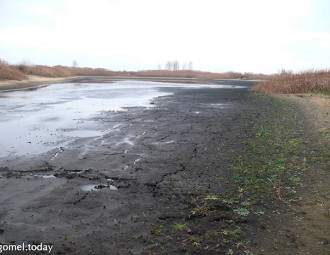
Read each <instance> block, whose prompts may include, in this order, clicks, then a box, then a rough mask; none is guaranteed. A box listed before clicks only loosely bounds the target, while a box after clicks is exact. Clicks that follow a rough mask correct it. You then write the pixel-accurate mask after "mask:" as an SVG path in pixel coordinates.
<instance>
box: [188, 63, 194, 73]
mask: <svg viewBox="0 0 330 255" xmlns="http://www.w3.org/2000/svg"><path fill="white" fill-rule="evenodd" d="M188 70H191V71H192V70H194V66H193V62H191V61H189V63H188Z"/></svg>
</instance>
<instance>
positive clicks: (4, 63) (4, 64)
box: [0, 58, 8, 66]
mask: <svg viewBox="0 0 330 255" xmlns="http://www.w3.org/2000/svg"><path fill="white" fill-rule="evenodd" d="M0 65H3V66H7V65H8V62H7V61H6V60H4V59H1V58H0Z"/></svg>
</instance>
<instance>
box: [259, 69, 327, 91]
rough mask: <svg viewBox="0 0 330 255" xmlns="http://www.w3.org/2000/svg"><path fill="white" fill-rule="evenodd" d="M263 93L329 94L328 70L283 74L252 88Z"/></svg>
mask: <svg viewBox="0 0 330 255" xmlns="http://www.w3.org/2000/svg"><path fill="white" fill-rule="evenodd" d="M253 90H255V91H261V92H265V93H286V94H293V93H309V92H318V93H325V94H330V70H320V71H307V72H302V73H296V74H294V73H284V74H281V75H274V76H271V77H269V79H267V80H265V81H262V82H260V83H259V84H257V85H256V86H254V87H253Z"/></svg>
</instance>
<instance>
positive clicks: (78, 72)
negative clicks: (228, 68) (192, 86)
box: [0, 59, 265, 80]
mask: <svg viewBox="0 0 330 255" xmlns="http://www.w3.org/2000/svg"><path fill="white" fill-rule="evenodd" d="M0 67H1V69H0V79H7V80H24V79H27V75H37V76H43V77H54V78H55V77H70V76H124V77H133V76H135V77H173V78H196V79H210V80H215V79H262V78H265V75H262V74H253V73H244V74H242V73H239V72H225V73H211V72H201V71H193V70H176V71H168V70H147V71H138V72H126V71H122V72H114V71H110V70H107V69H103V68H87V67H83V68H81V67H67V66H52V67H50V66H44V65H32V64H30V63H28V62H22V63H20V64H17V65H9V64H8V63H7V62H6V61H3V60H1V59H0Z"/></svg>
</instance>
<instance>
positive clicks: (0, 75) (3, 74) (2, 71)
mask: <svg viewBox="0 0 330 255" xmlns="http://www.w3.org/2000/svg"><path fill="white" fill-rule="evenodd" d="M26 79H27V76H26V75H25V74H24V73H22V72H20V71H17V70H16V69H15V68H11V67H10V66H7V65H0V80H17V81H22V80H26Z"/></svg>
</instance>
